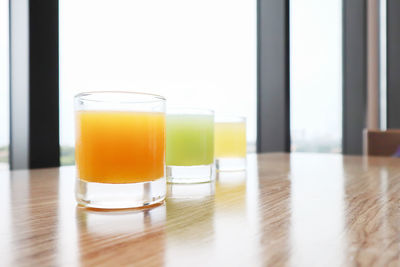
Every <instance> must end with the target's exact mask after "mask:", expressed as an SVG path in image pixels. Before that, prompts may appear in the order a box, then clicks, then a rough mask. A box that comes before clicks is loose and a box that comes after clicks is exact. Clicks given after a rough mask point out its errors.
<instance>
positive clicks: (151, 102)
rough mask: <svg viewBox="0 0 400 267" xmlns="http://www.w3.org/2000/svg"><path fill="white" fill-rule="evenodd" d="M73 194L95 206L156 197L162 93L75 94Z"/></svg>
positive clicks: (160, 188)
mask: <svg viewBox="0 0 400 267" xmlns="http://www.w3.org/2000/svg"><path fill="white" fill-rule="evenodd" d="M75 120H76V146H75V157H76V167H77V180H76V199H77V201H78V203H79V204H81V205H83V206H86V207H91V208H101V209H123V208H137V207H143V206H147V205H152V204H156V203H158V202H162V201H163V200H164V198H165V194H166V179H165V98H163V97H162V96H158V95H152V94H144V93H134V92H88V93H81V94H78V95H77V96H75Z"/></svg>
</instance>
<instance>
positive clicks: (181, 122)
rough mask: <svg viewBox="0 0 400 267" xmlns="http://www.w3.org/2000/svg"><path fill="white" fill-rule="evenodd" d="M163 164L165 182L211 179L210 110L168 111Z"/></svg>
mask: <svg viewBox="0 0 400 267" xmlns="http://www.w3.org/2000/svg"><path fill="white" fill-rule="evenodd" d="M166 132H167V138H166V139H167V142H166V144H167V145H166V165H167V182H169V183H205V182H210V181H212V180H213V179H214V176H215V175H214V111H212V110H206V109H187V108H179V109H178V108H175V109H168V111H167V118H166Z"/></svg>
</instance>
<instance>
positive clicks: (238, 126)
mask: <svg viewBox="0 0 400 267" xmlns="http://www.w3.org/2000/svg"><path fill="white" fill-rule="evenodd" d="M246 142H247V141H246V119H245V118H244V117H239V116H216V118H215V163H216V167H217V171H243V170H245V169H246V153H247V148H246Z"/></svg>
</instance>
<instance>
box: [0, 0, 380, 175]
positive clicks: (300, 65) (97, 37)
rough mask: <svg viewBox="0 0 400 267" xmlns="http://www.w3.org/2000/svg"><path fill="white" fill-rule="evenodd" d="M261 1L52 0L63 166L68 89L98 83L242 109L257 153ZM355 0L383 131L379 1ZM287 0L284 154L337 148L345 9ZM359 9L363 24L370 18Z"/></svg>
mask: <svg viewBox="0 0 400 267" xmlns="http://www.w3.org/2000/svg"><path fill="white" fill-rule="evenodd" d="M12 2H13V1H9V0H0V20H1V21H0V59H1V62H0V168H8V162H9V145H10V84H12V83H11V81H10V31H9V29H10V24H9V22H10V17H9V10H10V3H12ZM262 2H263V1H258V2H257V1H255V0H252V1H249V0H235V1H231V0H203V1H184V0H170V1H163V0H154V1H136V0H135V1H131V0H114V1H109V0H108V1H106V0H83V1H82V0H80V1H78V0H59V1H58V7H57V8H58V25H57V27H58V29H59V31H58V40H59V43H58V45H59V50H58V53H59V88H58V89H59V145H60V163H61V165H72V164H74V113H73V96H74V95H76V94H77V93H79V92H83V91H96V90H110V91H118V90H133V91H143V92H149V93H156V94H160V95H163V96H165V97H166V98H167V100H168V105H170V106H192V107H200V108H211V109H214V110H215V111H216V112H217V113H229V114H238V115H242V116H245V117H246V118H247V141H248V148H249V152H255V151H256V148H257V145H256V143H257V139H258V138H259V136H260V131H261V130H260V129H258V128H257V127H258V125H259V123H258V120H259V119H260V118H258V116H260V113H259V112H258V111H257V105H258V104H259V101H260V99H259V98H258V97H259V93H258V90H259V89H258V87H257V86H258V78H257V77H258V74H257V73H258V71H259V70H258V67H259V66H260V65H259V63H258V59H257V56H258V49H262V47H261V48H260V43H259V42H258V41H257V40H258V36H259V35H260V28H258V26H257V25H258V22H260V12H259V11H257V7H258V6H260V5H261V4H262ZM264 2H268V1H264ZM269 2H274V1H269ZM354 2H358V3H360V5H362V6H364V7H366V6H367V4H365V3H364V4H362V3H361V2H371V3H372V6H373V5H374V8H375V9H374V11H375V13H376V14H379V16H377V17H375V25H377V27H378V28H379V29H378V30H379V31H378V37H379V38H378V39H379V40H377V41H378V42H379V46H378V50H377V52H376V53H378V54H379V62H378V64H379V73H378V75H379V86H378V88H377V90H379V94H378V95H379V100H378V102H379V114H378V116H379V128H380V129H385V128H386V114H387V112H386V108H387V107H386V95H387V94H386V64H387V63H386V54H387V51H386V40H387V37H386V20H387V16H386V10H387V7H386V5H387V1H386V0H380V1H378V0H377V1H354ZM287 3H288V14H287V15H288V18H286V19H287V22H288V25H286V26H287V28H288V37H289V38H288V44H287V45H288V56H289V59H288V62H289V66H288V67H289V69H288V75H289V85H290V86H289V88H290V94H289V96H290V107H289V110H290V113H289V116H290V119H289V122H290V151H292V152H321V153H341V152H342V151H343V144H342V143H343V140H342V139H343V136H342V135H343V132H344V129H343V125H344V122H343V106H344V103H343V98H344V96H343V90H344V88H343V84H344V82H345V81H344V80H343V79H344V78H343V77H344V76H343V75H344V73H345V71H344V69H343V68H344V62H343V58H344V57H345V55H346V53H345V51H344V47H346V46H345V45H344V41H345V40H343V36H346V34H345V32H344V31H345V30H346V29H347V28H346V27H347V26H346V25H344V24H343V22H344V21H345V16H346V10H347V11H348V10H349V9H346V7H345V6H344V3H346V1H342V0H325V1H319V0H290V1H287ZM371 3H369V4H371ZM15 6H16V5H15ZM15 8H17V7H15ZM11 10H12V9H11ZM364 11H365V10H359V12H364ZM11 14H12V13H11ZM363 14H364V22H363V23H364V24H365V25H364V27H365V28H367V26H368V18H370V17H368V16H367V15H366V12H364V13H363ZM261 16H262V14H261ZM282 17H284V14H282ZM271 38H274V37H273V36H271ZM365 90H366V88H365ZM361 97H365V96H360V98H361ZM360 134H361V133H360Z"/></svg>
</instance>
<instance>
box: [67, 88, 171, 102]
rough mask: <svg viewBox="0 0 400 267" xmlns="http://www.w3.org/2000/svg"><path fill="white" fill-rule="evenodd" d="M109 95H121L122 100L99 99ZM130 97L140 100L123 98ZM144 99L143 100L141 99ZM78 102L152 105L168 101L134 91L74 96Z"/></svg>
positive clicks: (83, 93) (86, 93)
mask: <svg viewBox="0 0 400 267" xmlns="http://www.w3.org/2000/svg"><path fill="white" fill-rule="evenodd" d="M107 94H110V95H121V97H122V98H121V99H118V100H112V99H106V98H104V99H102V98H98V96H105V95H107ZM124 95H125V96H130V97H135V96H136V97H138V99H126V98H123V96H124ZM140 97H142V99H140ZM74 99H76V100H78V99H79V100H83V101H88V102H97V103H107V102H118V103H152V102H158V101H166V99H165V97H163V96H161V95H157V94H151V93H143V92H134V91H89V92H82V93H79V94H77V95H75V96H74Z"/></svg>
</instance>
